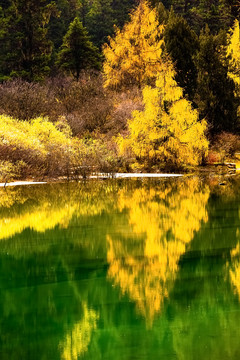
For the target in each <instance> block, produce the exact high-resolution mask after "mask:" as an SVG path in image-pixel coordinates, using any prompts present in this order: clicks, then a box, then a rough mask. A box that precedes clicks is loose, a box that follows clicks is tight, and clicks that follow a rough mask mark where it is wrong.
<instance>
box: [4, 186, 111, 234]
mask: <svg viewBox="0 0 240 360" xmlns="http://www.w3.org/2000/svg"><path fill="white" fill-rule="evenodd" d="M109 192H110V193H113V189H112V187H111V186H110V185H108V184H106V186H105V188H104V189H103V186H102V185H101V184H97V183H91V184H90V186H84V185H83V184H79V185H78V184H71V186H69V187H66V186H61V185H57V184H55V185H54V186H50V187H47V188H46V187H41V188H36V189H25V188H24V189H23V188H18V189H7V190H6V189H0V240H1V239H7V238H9V237H12V236H14V235H15V234H17V233H21V232H22V231H23V230H25V229H27V228H30V229H32V230H35V231H38V232H44V231H46V230H50V229H53V228H54V227H55V226H57V225H58V226H60V227H62V228H66V227H67V226H68V225H69V222H70V220H71V219H72V217H73V216H74V215H76V216H82V215H89V216H93V215H96V214H99V213H101V212H102V211H103V210H105V209H106V207H107V206H108V205H109V204H108V201H107V200H106V199H107V196H108V194H109Z"/></svg>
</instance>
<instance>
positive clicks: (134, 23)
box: [103, 1, 163, 87]
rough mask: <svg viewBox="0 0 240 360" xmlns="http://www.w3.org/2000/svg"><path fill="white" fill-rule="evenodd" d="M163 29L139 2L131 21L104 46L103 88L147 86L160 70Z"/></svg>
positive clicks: (153, 15) (146, 5)
mask: <svg viewBox="0 0 240 360" xmlns="http://www.w3.org/2000/svg"><path fill="white" fill-rule="evenodd" d="M162 33H163V26H159V24H158V22H157V14H156V10H154V9H153V10H152V9H150V7H149V6H148V3H147V2H146V1H140V4H139V6H138V7H137V9H136V10H135V11H134V12H133V13H132V14H131V20H130V22H129V23H127V24H126V25H125V26H124V28H123V29H122V30H120V29H116V32H115V37H113V38H110V43H109V45H108V44H105V46H104V48H103V53H104V56H105V62H104V65H103V70H104V76H105V86H106V87H107V86H121V85H130V84H138V85H141V84H143V83H146V82H148V81H149V80H151V79H155V78H156V76H157V73H158V72H159V71H160V70H161V69H162V67H163V64H162V45H163V40H161V39H160V37H161V35H162Z"/></svg>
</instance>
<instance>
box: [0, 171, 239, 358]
mask: <svg viewBox="0 0 240 360" xmlns="http://www.w3.org/2000/svg"><path fill="white" fill-rule="evenodd" d="M221 181H222V179H220V178H218V177H217V176H213V177H208V178H203V179H201V178H199V177H194V176H193V177H183V178H179V179H155V180H150V179H146V180H136V179H126V180H120V179H118V180H116V179H115V180H114V179H113V180H105V181H101V180H97V181H91V180H89V181H86V182H82V183H70V184H51V185H50V184H47V185H34V186H25V187H14V188H6V189H1V190H0V314H1V315H0V359H1V360H5V359H6V360H10V359H11V360H15V359H16V360H19V359H23V360H28V359H29V360H38V359H44V360H45V359H46V360H55V359H63V360H78V359H86V360H87V359H88V360H100V359H101V360H102V359H103V360H133V359H136V360H137V359H139V360H141V359H144V360H145V359H149V360H154V359H168V360H171V359H178V360H190V359H192V360H198V359H199V360H200V359H201V360H208V359H209V360H210V359H211V360H215V359H219V360H220V359H221V360H227V359H231V360H234V359H236V360H239V359H240V178H239V177H237V176H233V177H231V178H230V177H229V178H226V179H225V180H224V182H225V185H219V183H220V182H221Z"/></svg>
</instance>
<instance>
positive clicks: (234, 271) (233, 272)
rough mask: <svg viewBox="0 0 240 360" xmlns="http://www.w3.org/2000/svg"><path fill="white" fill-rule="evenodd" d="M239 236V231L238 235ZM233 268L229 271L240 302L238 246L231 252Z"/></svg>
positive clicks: (239, 257)
mask: <svg viewBox="0 0 240 360" xmlns="http://www.w3.org/2000/svg"><path fill="white" fill-rule="evenodd" d="M237 235H239V231H238V234H237ZM231 258H232V261H231V268H230V269H229V275H230V279H231V282H232V285H233V288H234V291H235V293H236V294H237V295H238V298H239V301H240V246H239V243H238V244H237V246H236V248H235V249H233V250H232V251H231Z"/></svg>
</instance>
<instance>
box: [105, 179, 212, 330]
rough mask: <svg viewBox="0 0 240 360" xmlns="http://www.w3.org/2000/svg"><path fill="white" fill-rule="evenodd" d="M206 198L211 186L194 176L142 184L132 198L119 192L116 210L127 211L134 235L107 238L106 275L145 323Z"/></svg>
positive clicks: (200, 218)
mask: <svg viewBox="0 0 240 360" xmlns="http://www.w3.org/2000/svg"><path fill="white" fill-rule="evenodd" d="M208 198H209V187H208V186H207V185H205V186H204V187H201V184H200V182H199V180H198V179H194V178H192V179H188V180H185V181H183V182H179V183H178V185H176V184H174V185H173V186H172V185H170V184H168V185H167V184H164V183H163V184H162V185H159V186H158V187H154V188H144V187H142V188H140V189H137V190H135V191H134V192H133V193H131V195H130V196H129V195H128V192H127V191H124V190H123V191H121V192H120V193H119V208H120V209H121V210H127V211H128V214H129V223H130V225H131V227H132V233H133V234H131V235H129V234H130V232H128V234H124V233H121V234H119V235H118V236H115V237H113V236H108V237H107V243H108V253H107V256H108V261H109V263H110V267H109V271H108V276H109V278H110V279H112V280H113V281H114V283H115V284H116V285H119V286H120V288H121V291H122V293H124V294H125V293H126V294H128V296H129V297H130V298H131V299H132V300H133V301H134V302H136V304H137V309H138V311H139V313H140V314H141V315H143V316H144V317H145V318H146V321H147V325H148V326H151V325H152V322H153V319H154V317H155V315H156V314H157V313H159V312H160V311H161V308H162V306H163V301H164V299H165V298H166V297H168V294H169V291H170V288H171V286H172V284H173V281H174V279H175V277H176V273H177V271H178V262H179V259H180V256H181V255H182V254H184V252H185V251H186V247H187V245H188V244H189V243H190V241H191V240H192V239H193V236H194V233H195V232H196V231H198V230H199V229H200V226H201V222H206V221H207V220H208V215H207V211H206V204H207V201H208ZM131 237H132V239H131ZM134 237H135V238H134ZM133 238H134V239H133Z"/></svg>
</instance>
